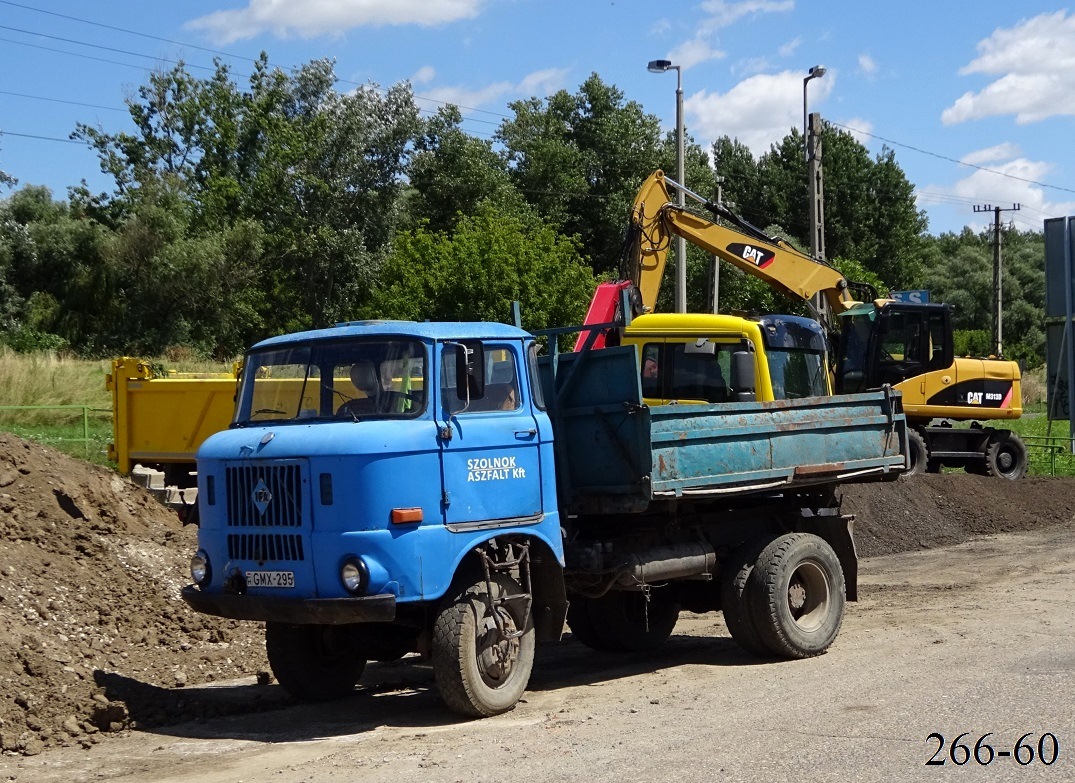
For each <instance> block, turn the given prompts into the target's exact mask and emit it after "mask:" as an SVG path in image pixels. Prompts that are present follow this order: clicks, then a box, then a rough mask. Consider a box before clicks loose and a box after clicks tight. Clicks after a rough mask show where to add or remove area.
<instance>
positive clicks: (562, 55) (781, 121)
mask: <svg viewBox="0 0 1075 783" xmlns="http://www.w3.org/2000/svg"><path fill="white" fill-rule="evenodd" d="M262 51H264V52H266V53H267V54H268V58H269V61H270V62H271V63H272V64H273V65H277V66H280V67H282V68H285V69H289V68H292V67H295V66H298V65H301V64H302V63H305V62H309V61H311V60H314V59H319V58H323V57H328V58H332V59H334V60H335V62H336V74H337V76H339V78H340V80H341V82H340V85H339V88H340V89H341V90H349V89H354V87H355V86H356V85H359V84H367V83H373V84H376V85H379V86H380V87H388V86H391V85H392V84H395V83H397V82H400V81H403V80H408V81H410V83H411V84H412V86H413V89H414V92H415V94H416V95H417V96H419V97H420V100H419V105H420V106H421V107H422V108H423V110H425V111H427V112H428V113H432V112H435V111H436V109H437V107H438V106H439V105H441V102H451V103H455V104H457V105H459V106H460V107H461V109H462V112H463V115H464V117H465V118H466V120H465V122H464V128H466V129H467V130H468V131H470V132H471V133H474V134H475V135H478V136H482V137H486V138H488V137H491V136H492V135H493V133H494V132H495V130H496V127H497V125H498V124H499V123H500V122H501V121H502V120H503V119H504V118H505V117H506V116H508V115H509V114H510V110H509V109H508V104H509V103H510V102H511V101H513V100H517V99H522V98H528V97H531V96H538V97H545V96H547V95H550V94H552V93H554V92H555V91H557V90H560V89H566V90H568V91H569V92H575V91H576V90H577V89H578V87H579V85H580V84H581V83H582V82H583V81H584V80H585V79H586V78H587V77H588V76H589V75H590V74H591V73H595V72H596V73H597V74H598V75H599V76H600V77H601V78H602V80H604V81H605V82H607V83H612V84H614V85H616V86H617V87H618V88H619V89H620V90H622V91H623V93H624V96H625V98H626V99H627V100H630V101H637V102H638V103H640V104H641V105H642V107H643V109H644V110H645V111H646V112H649V113H652V114H655V115H657V116H658V117H660V118H661V122H662V123H663V125H664V127H665V128H666V129H668V130H671V129H674V127H675V122H676V111H675V91H676V81H677V75H676V72H675V71H670V72H666V73H663V74H654V73H650V72H648V71H647V68H646V64H647V62H648V61H650V60H654V59H667V60H671V61H672V62H673V63H674V64H676V65H679V66H681V70H680V75H681V78H682V84H683V94H684V115H685V122H686V127H687V133H688V134H690V135H691V136H692V137H693V138H694V139H695V140H696V141H698V142H700V143H701V144H702V145H703V146H704V147H705V148H708V147H709V145H710V143H711V142H712V141H713V140H714V139H716V138H718V137H720V136H724V135H727V136H732V137H735V138H738V139H739V140H740V141H742V142H743V143H745V144H747V145H748V146H749V147H750V148H751V150H752V151H753V152H754V154H755V156H758V155H760V154H762V153H764V152H765V151H767V150H768V149H769V146H770V145H771V144H773V143H775V142H777V141H779V140H780V139H781V138H783V137H784V136H785V135H786V134H787V133H788V132H789V131H790V130H791V128H792V127H797V128H800V129H801V126H802V123H803V79H804V77H805V76H806V75H807V73H808V72H809V69H810V68H811V67H812V66H815V65H823V66H824V67H825V68H826V72H825V74H824V76H822V77H821V78H817V79H812V80H811V81H810V82H809V83H808V84H807V87H806V89H807V98H808V101H809V110H810V111H811V112H815V111H816V112H819V113H820V114H821V116H822V118H823V119H824V120H825V121H827V122H830V123H835V124H836V125H837V126H838V127H842V128H844V129H846V130H848V131H849V132H851V133H853V134H854V135H855V136H856V138H858V139H859V141H861V142H862V143H863V144H864V145H865V146H866V147H867V148H868V149H869V150H870V151H871V153H874V154H877V153H879V152H881V150H882V149H883V147H884V146H888V147H890V148H891V149H893V150H894V152H895V156H896V160H897V162H898V163H899V164H900V166H901V167H902V168H903V170H904V172H905V173H906V175H907V178H908V179H909V180H910V181H911V182H912V183H913V184H914V185H915V194H916V198H917V200H918V205H919V208H920V209H923V210H925V211H926V213H927V215H928V217H929V230H930V232H931V233H934V234H939V233H941V232H945V231H960V230H961V229H962V228H963V226H967V225H969V226H971V227H972V228H973V229H975V230H980V229H982V228H984V227H986V226H987V225H990V224H991V222H992V217H993V213H992V212H987V213H983V212H978V213H976V212H975V211H974V207H975V206H976V205H977V206H978V207H983V206H986V205H990V206H1000V207H1004V208H1006V209H1008V208H1011V207H1012V206H1013V205H1015V204H1019V205H1020V209H1019V210H1018V211H1006V212H1004V213H1003V218H1004V220H1005V221H1011V222H1012V223H1013V224H1014V225H1015V226H1016V227H1017V228H1019V229H1022V230H1027V229H1032V230H1040V229H1041V228H1042V221H1043V220H1044V219H1046V218H1049V217H1059V216H1064V215H1071V214H1075V155H1073V154H1072V147H1073V145H1072V141H1071V140H1072V138H1073V137H1075V134H1073V133H1072V131H1073V130H1075V12H1073V11H1071V10H1069V9H1068V8H1065V7H1064V6H1063V5H1058V4H1055V3H1042V2H1038V0H1021V1H1020V2H1018V3H1011V2H999V1H998V0H978V2H974V3H969V2H954V1H953V0H940V2H938V1H937V0H934V2H928V3H927V2H923V0H904V2H900V3H875V2H866V1H865V0H812V2H807V0H693V1H691V0H688V1H687V2H679V3H671V2H664V3H643V2H638V1H637V0H611V1H610V0H200V1H199V2H196V3H194V2H183V1H182V0H178V1H176V2H170V3H161V2H138V3H134V2H119V0H94V2H92V3H87V2H84V0H82V1H76V0H18V1H17V2H16V1H14V0H0V170H3V171H6V172H7V173H8V174H10V175H13V176H15V177H17V178H18V180H19V185H20V186H21V185H27V184H33V185H46V186H48V187H49V188H51V189H52V191H53V194H54V196H55V197H57V198H65V197H66V195H67V188H68V187H69V186H71V185H76V184H78V183H79V181H81V180H83V179H85V180H86V181H87V182H88V184H89V185H90V187H91V189H93V190H95V191H105V190H109V189H110V186H111V182H110V180H109V179H108V178H107V177H106V176H105V175H103V174H102V173H101V171H100V166H99V162H98V159H97V156H96V154H95V153H94V152H93V151H92V150H90V149H89V148H88V147H86V145H84V144H82V143H73V142H71V141H70V140H69V138H68V137H69V135H70V133H71V132H72V131H73V130H74V128H75V124H76V123H78V122H83V123H88V124H91V125H95V126H100V127H101V128H102V129H103V130H105V131H106V132H116V131H120V130H130V129H131V124H130V119H129V116H128V115H127V113H126V112H125V110H124V101H125V99H127V98H128V97H130V96H132V95H134V94H135V93H136V91H137V88H138V86H139V85H141V84H142V83H144V82H145V80H146V78H147V76H148V74H149V73H150V72H151V71H152V70H153V69H159V68H161V67H164V68H167V67H170V66H171V65H172V64H173V63H174V62H175V61H176V60H179V59H182V60H183V61H185V62H186V63H187V64H188V67H189V69H190V71H191V72H192V73H193V74H194V75H196V76H208V75H209V74H210V73H211V68H212V61H213V58H214V57H221V58H222V59H223V60H224V61H225V62H227V63H228V64H229V65H231V66H232V68H233V69H234V72H235V73H236V74H242V75H246V74H249V73H250V67H251V62H252V60H253V59H254V58H256V57H257V56H258V54H259V53H260V52H262ZM639 184H641V183H639ZM687 184H688V185H690V184H691V183H687ZM8 193H10V191H6V192H3V193H0V195H6V194H8Z"/></svg>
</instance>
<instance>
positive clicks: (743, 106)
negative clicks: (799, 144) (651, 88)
mask: <svg viewBox="0 0 1075 783" xmlns="http://www.w3.org/2000/svg"><path fill="white" fill-rule="evenodd" d="M835 83H836V75H835V74H834V73H833V72H832V71H829V73H828V74H826V76H825V78H823V79H815V80H814V81H813V84H811V85H810V105H811V107H813V108H817V106H818V104H819V103H820V102H822V101H823V100H824V99H825V98H826V97H827V96H828V95H829V93H831V92H832V89H833V86H834V85H835ZM802 101H803V77H802V73H800V72H799V71H783V72H781V73H778V74H758V75H756V76H751V77H750V78H748V79H744V80H743V81H741V82H739V83H738V84H737V85H735V86H734V87H733V88H732V89H731V90H729V91H728V92H726V93H716V92H714V93H710V92H707V91H705V90H702V91H701V92H698V93H695V94H694V95H692V96H690V97H689V98H688V99H687V100H686V101H685V103H684V108H685V110H686V112H687V114H688V116H689V117H690V118H691V120H690V126H691V133H692V134H694V136H695V137H696V138H699V139H700V140H701V139H705V140H706V146H708V144H709V143H710V142H712V141H713V140H714V139H717V138H719V137H720V136H731V137H733V138H737V139H739V141H741V142H742V143H743V144H746V145H747V146H748V147H750V151H751V152H752V153H754V155H755V156H757V155H761V154H762V153H765V152H768V150H769V146H770V145H771V144H773V143H774V142H778V141H780V140H781V139H783V138H784V136H786V135H787V134H788V130H789V129H790V128H791V127H796V128H798V127H799V126H800V125H801V124H802V121H803V115H802V105H803V103H802Z"/></svg>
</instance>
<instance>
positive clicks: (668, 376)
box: [622, 313, 832, 405]
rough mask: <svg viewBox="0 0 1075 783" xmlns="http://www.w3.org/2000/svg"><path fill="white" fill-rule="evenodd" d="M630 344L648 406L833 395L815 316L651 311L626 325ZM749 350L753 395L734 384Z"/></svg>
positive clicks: (628, 343) (625, 332)
mask: <svg viewBox="0 0 1075 783" xmlns="http://www.w3.org/2000/svg"><path fill="white" fill-rule="evenodd" d="M622 343H623V344H624V345H636V346H638V353H639V364H640V367H639V372H640V375H641V378H642V396H643V397H644V398H645V401H646V404H648V405H667V404H671V403H677V402H679V403H695V404H697V403H719V402H736V401H747V400H757V401H758V402H768V401H772V400H790V399H800V398H804V397H820V396H828V395H830V394H831V393H832V389H831V385H830V378H829V373H828V359H827V355H826V341H825V333H824V331H823V330H822V328H821V326H820V325H819V324H818V323H817V322H816V321H813V320H811V319H809V318H800V317H798V316H792V315H767V316H760V317H757V318H741V317H739V316H733V315H717V314H706V313H649V314H646V315H640V316H638V317H637V318H635V319H634V320H633V321H632V322H631V324H630V325H629V326H627V327H626V329H625V330H624V334H623V339H622ZM744 352H745V353H746V354H748V355H749V356H750V358H751V362H750V363H751V364H752V366H753V370H754V372H753V376H754V378H753V380H754V384H753V389H745V388H736V386H735V383H734V382H733V375H734V374H735V373H733V366H734V365H733V363H734V361H735V355H736V354H737V353H744ZM751 392H752V393H753V394H752V396H751Z"/></svg>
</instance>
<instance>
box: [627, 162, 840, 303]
mask: <svg viewBox="0 0 1075 783" xmlns="http://www.w3.org/2000/svg"><path fill="white" fill-rule="evenodd" d="M669 188H679V189H681V190H682V191H683V192H684V193H685V194H686V195H687V196H690V197H691V198H693V199H695V200H697V201H699V202H701V203H702V204H703V205H704V206H705V207H706V208H707V209H708V210H710V211H711V212H713V213H714V214H715V215H719V216H720V217H722V218H724V219H726V220H728V221H730V222H732V223H733V224H734V225H735V228H730V227H727V226H723V225H720V224H719V223H717V222H715V221H714V220H710V219H707V218H705V217H702V216H700V215H696V214H694V213H693V212H688V211H687V210H685V209H682V208H681V207H679V206H677V205H676V204H675V203H673V199H672V197H671V195H670V193H669ZM631 224H632V225H631V233H630V236H629V238H628V245H627V249H626V254H625V258H624V261H625V269H624V272H625V274H626V277H627V278H628V279H629V280H632V281H634V282H635V284H636V285H637V286H638V289H639V292H640V293H641V297H642V307H643V309H644V310H645V311H647V312H652V311H653V310H654V307H655V305H656V301H657V292H658V291H659V289H660V285H661V277H662V276H663V274H664V267H665V263H666V261H667V258H668V247H669V245H670V243H671V238H672V237H673V236H681V237H683V238H685V239H686V240H687V241H688V242H690V243H691V244H693V245H696V246H698V247H700V248H702V249H703V250H705V251H707V252H709V253H712V254H713V255H715V256H717V257H718V258H720V259H721V260H723V261H727V262H728V263H729V264H732V265H733V266H736V267H738V268H739V269H742V270H743V271H744V272H746V273H748V274H750V275H753V276H754V277H758V278H761V279H762V280H764V281H765V282H766V283H768V284H769V285H770V286H772V287H773V288H774V289H776V290H778V291H782V292H784V293H786V294H789V295H790V296H792V297H796V298H798V299H801V300H804V301H807V302H809V301H810V300H811V299H812V298H813V297H814V295H815V294H818V293H820V294H822V295H823V296H824V297H825V300H826V302H827V303H828V306H829V310H830V311H831V312H832V313H833V314H839V313H842V312H844V311H846V310H849V309H850V308H851V307H853V306H854V305H856V304H859V302H858V301H856V300H855V299H854V298H853V295H852V293H851V291H850V286H849V284H848V282H847V280H846V279H844V277H843V275H841V274H840V273H839V272H838V271H837V270H836V269H834V268H833V267H831V266H828V265H826V264H823V263H821V262H820V261H815V260H814V259H813V258H810V257H809V256H807V255H805V254H803V253H800V252H799V251H798V250H796V249H795V248H793V247H792V246H791V245H789V244H788V243H787V242H786V241H784V240H783V239H780V238H778V237H769V236H767V235H766V234H765V233H764V232H762V231H761V230H760V229H758V228H756V227H754V226H752V225H751V224H750V223H748V222H746V221H745V220H742V219H741V218H739V217H738V216H737V215H735V214H734V213H732V212H730V211H729V210H726V209H724V208H723V207H720V206H719V205H717V204H713V203H711V202H709V201H707V200H706V199H704V198H702V197H701V196H699V195H698V194H696V193H693V192H691V191H690V190H688V189H687V188H685V187H683V186H682V185H680V184H679V183H677V182H673V181H672V180H669V179H667V178H666V177H665V176H664V172H663V171H656V172H654V173H653V174H651V175H650V176H649V178H648V179H647V180H646V181H645V183H644V184H643V185H642V188H641V189H640V190H639V191H638V195H637V196H636V197H635V203H634V208H633V209H632V212H631Z"/></svg>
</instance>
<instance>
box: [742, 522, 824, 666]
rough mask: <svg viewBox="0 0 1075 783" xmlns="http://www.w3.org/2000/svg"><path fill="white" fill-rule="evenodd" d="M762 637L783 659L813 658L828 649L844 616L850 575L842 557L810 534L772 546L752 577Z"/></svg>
mask: <svg viewBox="0 0 1075 783" xmlns="http://www.w3.org/2000/svg"><path fill="white" fill-rule="evenodd" d="M750 581H751V584H750V585H749V587H748V588H747V589H748V592H749V594H750V601H751V603H752V606H753V612H752V614H753V617H754V622H755V624H756V627H757V631H758V636H759V637H760V638H761V640H762V642H764V643H765V645H766V646H767V647H768V648H769V649H770V650H772V651H773V652H774V653H776V654H777V655H781V656H785V657H788V658H809V657H811V656H814V655H820V654H821V653H823V652H825V650H827V649H828V647H829V645H831V644H832V642H833V640H834V639H835V638H836V634H837V633H839V631H840V625H841V623H842V622H843V616H844V602H845V595H844V574H843V571H842V570H841V568H840V561H839V559H838V558H837V557H836V553H835V552H833V551H832V547H830V546H829V545H828V544H827V543H826V542H825V541H824V540H823V539H821V538H819V537H818V536H815V535H813V534H810V533H791V534H788V535H785V536H781V537H780V538H778V539H776V540H775V541H773V542H772V543H770V544H769V545H768V546H767V547H765V549H764V550H762V553H761V555H760V556H759V557H758V562H757V565H755V566H754V570H753V571H752V572H751V574H750Z"/></svg>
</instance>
